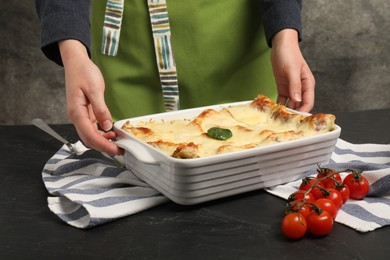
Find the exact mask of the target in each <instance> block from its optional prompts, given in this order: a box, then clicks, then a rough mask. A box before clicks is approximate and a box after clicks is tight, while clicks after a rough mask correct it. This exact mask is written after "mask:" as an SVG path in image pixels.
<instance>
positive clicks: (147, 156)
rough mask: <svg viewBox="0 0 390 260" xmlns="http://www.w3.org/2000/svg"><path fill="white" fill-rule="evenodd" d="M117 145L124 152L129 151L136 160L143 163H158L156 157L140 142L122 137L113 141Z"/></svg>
mask: <svg viewBox="0 0 390 260" xmlns="http://www.w3.org/2000/svg"><path fill="white" fill-rule="evenodd" d="M115 143H116V144H117V145H118V146H119V147H121V148H123V149H124V150H125V153H127V152H128V153H131V154H132V155H133V156H134V157H135V158H136V159H137V160H139V161H141V162H143V163H145V164H158V161H157V160H156V158H155V157H154V156H153V155H152V154H151V153H150V151H148V150H147V149H146V147H145V146H143V145H142V144H140V143H138V142H136V141H134V140H131V139H128V138H122V139H119V140H117V141H116V142H115Z"/></svg>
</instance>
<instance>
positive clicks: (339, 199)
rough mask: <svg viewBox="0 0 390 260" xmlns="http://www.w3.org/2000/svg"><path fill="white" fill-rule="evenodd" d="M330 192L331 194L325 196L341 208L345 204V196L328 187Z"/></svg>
mask: <svg viewBox="0 0 390 260" xmlns="http://www.w3.org/2000/svg"><path fill="white" fill-rule="evenodd" d="M326 190H327V191H328V192H329V195H327V196H325V198H327V199H330V200H331V201H333V203H334V204H335V205H336V208H337V210H339V209H340V208H341V206H342V205H343V197H342V196H341V193H340V192H339V191H338V190H336V189H326Z"/></svg>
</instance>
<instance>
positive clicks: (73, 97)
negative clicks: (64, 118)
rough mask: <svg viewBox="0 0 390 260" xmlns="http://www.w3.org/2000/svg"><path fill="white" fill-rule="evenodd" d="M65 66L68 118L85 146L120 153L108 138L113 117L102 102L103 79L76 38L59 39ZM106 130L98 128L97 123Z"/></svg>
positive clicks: (114, 135) (110, 135)
mask: <svg viewBox="0 0 390 260" xmlns="http://www.w3.org/2000/svg"><path fill="white" fill-rule="evenodd" d="M59 47H60V52H61V57H62V61H63V64H64V69H65V83H66V105H67V114H68V118H69V120H70V121H71V122H72V123H73V124H74V126H75V127H76V130H77V133H78V134H79V136H80V138H81V140H82V141H83V142H84V144H85V145H86V146H87V147H90V148H94V149H96V150H99V151H102V152H107V153H109V154H122V150H121V149H120V148H119V147H118V146H117V145H116V144H115V143H114V142H112V141H110V139H112V138H115V137H116V134H115V132H113V131H112V130H111V128H112V118H111V114H110V111H109V110H108V108H107V106H106V104H105V102H104V79H103V76H102V74H101V72H100V70H99V68H98V67H97V66H96V65H95V64H94V63H93V62H92V61H91V60H90V59H89V57H88V53H87V50H86V48H85V46H84V45H83V44H82V43H80V42H79V41H77V40H64V41H61V42H59ZM97 122H98V123H99V125H100V127H101V128H102V129H103V130H104V131H106V132H103V131H100V130H99V129H98V127H97V124H96V123H97Z"/></svg>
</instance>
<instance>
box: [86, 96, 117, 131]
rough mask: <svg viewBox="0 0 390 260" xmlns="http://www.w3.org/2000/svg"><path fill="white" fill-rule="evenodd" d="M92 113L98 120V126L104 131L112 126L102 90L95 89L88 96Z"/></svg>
mask: <svg viewBox="0 0 390 260" xmlns="http://www.w3.org/2000/svg"><path fill="white" fill-rule="evenodd" d="M88 98H89V101H90V103H91V107H92V111H93V113H92V114H93V115H94V117H95V118H96V120H97V121H98V122H99V125H100V127H101V128H102V129H103V130H104V131H109V130H110V129H111V128H112V118H111V113H110V111H109V110H108V107H107V105H106V103H105V102H104V92H99V91H95V92H93V93H91V94H90V95H89V96H88Z"/></svg>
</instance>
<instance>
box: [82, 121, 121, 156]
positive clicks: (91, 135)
mask: <svg viewBox="0 0 390 260" xmlns="http://www.w3.org/2000/svg"><path fill="white" fill-rule="evenodd" d="M74 125H75V127H76V130H77V133H78V134H79V136H80V138H81V139H82V140H83V142H84V144H85V145H86V146H87V147H89V148H93V149H96V150H98V151H101V152H106V153H109V154H117V155H119V154H123V151H122V149H120V148H119V147H118V146H117V145H116V144H115V142H112V141H110V140H109V139H112V138H113V137H115V136H116V135H115V133H114V132H112V131H110V132H108V133H104V134H101V133H100V132H99V131H98V130H97V129H96V124H95V123H92V122H90V121H89V120H88V119H87V118H80V119H79V120H77V121H75V122H74Z"/></svg>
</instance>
